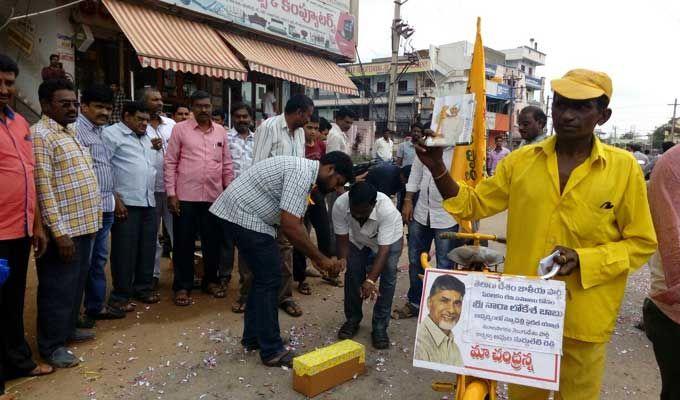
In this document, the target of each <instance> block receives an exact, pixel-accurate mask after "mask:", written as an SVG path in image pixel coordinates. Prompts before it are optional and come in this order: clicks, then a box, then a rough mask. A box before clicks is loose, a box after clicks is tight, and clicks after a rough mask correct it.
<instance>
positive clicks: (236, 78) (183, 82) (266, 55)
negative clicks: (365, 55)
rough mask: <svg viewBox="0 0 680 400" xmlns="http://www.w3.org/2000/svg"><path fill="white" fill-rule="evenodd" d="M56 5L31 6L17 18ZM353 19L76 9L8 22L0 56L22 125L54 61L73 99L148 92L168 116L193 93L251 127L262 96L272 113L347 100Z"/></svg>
mask: <svg viewBox="0 0 680 400" xmlns="http://www.w3.org/2000/svg"><path fill="white" fill-rule="evenodd" d="M66 3H68V2H64V1H61V0H35V1H32V2H31V3H30V7H29V9H27V10H25V11H26V12H27V14H33V13H36V12H40V11H44V10H49V9H51V8H54V7H58V6H61V5H64V4H66ZM23 11H24V9H23V8H22V12H23ZM357 18H358V0H308V1H306V2H305V3H304V5H300V4H297V3H295V2H280V1H249V2H243V1H240V0H210V1H206V0H142V1H131V0H101V1H94V0H86V1H84V2H81V3H78V4H76V5H73V6H71V7H65V8H62V9H59V10H57V11H54V12H49V13H45V14H38V15H34V16H31V17H28V18H23V19H20V20H17V21H13V22H11V23H10V24H9V25H8V26H7V27H6V28H5V30H6V32H7V34H6V35H5V34H3V35H0V52H3V53H6V54H8V55H10V56H11V57H13V58H16V59H17V61H18V63H19V67H20V69H21V74H20V76H19V79H18V82H17V85H18V89H19V96H17V97H18V99H17V104H16V107H17V109H18V110H19V111H20V112H22V113H24V114H27V115H28V116H29V118H31V117H35V116H37V115H39V112H40V106H39V104H38V100H37V88H38V86H39V84H40V82H41V77H40V70H41V69H42V67H44V66H46V65H48V64H49V57H50V55H51V54H58V55H59V56H60V59H61V61H62V63H63V67H64V70H65V71H66V74H67V76H68V77H69V79H71V80H73V82H74V83H75V85H76V87H77V88H78V89H79V90H82V89H83V88H85V87H87V86H88V85H90V84H92V83H103V84H111V83H118V84H119V85H120V86H121V87H122V88H123V90H124V91H125V93H126V97H127V98H129V99H133V98H134V96H135V95H134V93H135V92H136V91H137V90H138V89H140V88H143V87H147V86H151V87H155V88H158V89H159V90H160V91H161V93H162V94H163V97H164V101H165V103H166V106H167V107H168V108H170V107H171V106H172V105H173V104H184V105H186V104H188V97H189V95H190V94H191V93H192V92H193V91H195V90H197V89H201V90H205V91H208V92H209V93H210V94H211V95H212V100H213V105H214V108H216V109H221V110H223V111H224V112H225V114H226V115H227V117H228V114H229V113H228V110H229V109H230V105H231V104H233V103H235V102H245V103H248V104H250V105H251V106H253V108H254V109H255V110H256V111H257V119H258V120H259V119H261V118H262V111H263V99H264V97H265V94H266V93H268V92H270V93H272V94H273V95H274V97H275V98H276V99H277V101H276V103H275V105H274V108H275V111H277V112H280V111H281V110H282V105H283V104H285V102H286V101H287V99H288V98H289V97H290V96H291V95H292V94H295V93H303V92H304V91H305V89H306V88H311V89H319V90H324V91H328V92H332V93H342V94H345V95H352V94H356V93H357V88H356V86H355V85H354V83H353V82H352V81H351V80H350V79H349V78H348V77H347V76H346V75H345V73H344V70H343V69H342V68H340V67H338V66H337V63H347V62H351V61H353V60H354V49H355V43H356V40H357V37H358V32H357V26H358V24H357V21H358V20H357ZM3 33H4V32H3Z"/></svg>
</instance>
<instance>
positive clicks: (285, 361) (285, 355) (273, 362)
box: [262, 350, 295, 368]
mask: <svg viewBox="0 0 680 400" xmlns="http://www.w3.org/2000/svg"><path fill="white" fill-rule="evenodd" d="M293 358H295V353H293V352H292V351H290V350H284V351H282V352H281V353H279V354H278V355H276V356H274V357H273V358H270V359H269V360H266V361H265V360H262V364H264V365H266V366H267V367H277V368H278V367H288V368H293Z"/></svg>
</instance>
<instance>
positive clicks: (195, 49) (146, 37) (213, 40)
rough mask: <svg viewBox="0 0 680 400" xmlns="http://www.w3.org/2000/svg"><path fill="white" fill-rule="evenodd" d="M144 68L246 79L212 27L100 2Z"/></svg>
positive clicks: (113, 0) (115, 0)
mask: <svg viewBox="0 0 680 400" xmlns="http://www.w3.org/2000/svg"><path fill="white" fill-rule="evenodd" d="M103 3H104V4H105V5H106V8H107V9H108V10H109V12H110V13H111V15H112V16H113V19H114V20H116V23H117V24H118V26H120V29H121V30H122V31H123V33H125V36H127V38H128V40H130V43H132V46H133V47H134V48H135V50H136V51H137V55H138V57H139V62H140V63H141V64H142V66H143V67H152V68H161V69H169V70H173V71H181V72H189V73H192V74H199V75H208V76H212V77H215V78H223V79H237V80H241V81H245V80H246V74H247V72H248V71H247V70H246V69H245V67H244V66H243V65H242V64H241V62H240V61H239V60H238V58H236V56H235V55H234V53H232V52H231V50H229V47H228V46H227V45H225V43H224V41H223V40H222V39H221V38H220V36H219V35H218V34H217V32H216V31H215V30H214V29H212V28H211V27H209V26H207V25H204V24H201V23H198V22H193V21H189V20H186V19H182V18H179V17H176V16H174V15H170V14H165V13H162V12H160V11H155V10H151V9H149V8H147V7H143V6H138V5H134V4H131V3H127V2H122V1H119V0H103Z"/></svg>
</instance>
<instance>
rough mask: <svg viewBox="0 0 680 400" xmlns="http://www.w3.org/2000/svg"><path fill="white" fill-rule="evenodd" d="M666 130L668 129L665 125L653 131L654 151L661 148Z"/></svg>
mask: <svg viewBox="0 0 680 400" xmlns="http://www.w3.org/2000/svg"><path fill="white" fill-rule="evenodd" d="M667 130H668V127H667V126H666V125H665V124H664V125H661V126H659V127H657V128H656V129H654V133H652V148H654V149H660V148H661V143H663V142H664V141H665V140H666V131H667Z"/></svg>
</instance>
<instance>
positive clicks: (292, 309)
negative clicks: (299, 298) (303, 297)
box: [279, 299, 302, 317]
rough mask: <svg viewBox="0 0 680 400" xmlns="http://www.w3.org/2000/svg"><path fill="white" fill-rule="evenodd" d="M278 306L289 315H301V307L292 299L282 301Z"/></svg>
mask: <svg viewBox="0 0 680 400" xmlns="http://www.w3.org/2000/svg"><path fill="white" fill-rule="evenodd" d="M279 307H281V309H282V310H283V311H285V312H286V313H287V314H288V315H290V316H291V317H299V316H301V315H302V308H300V306H299V305H298V304H297V303H296V302H295V300H293V299H289V300H286V301H284V302H282V303H281V304H280V305H279Z"/></svg>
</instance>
